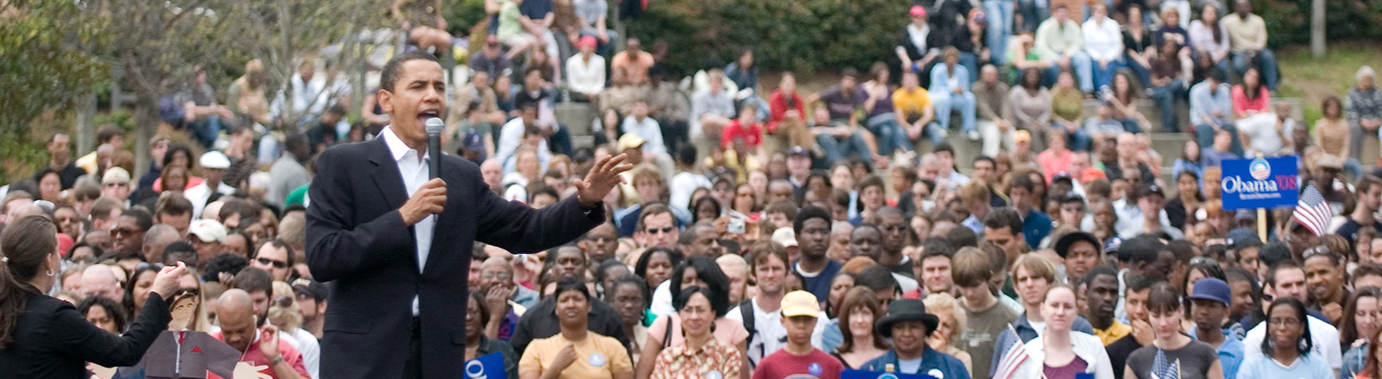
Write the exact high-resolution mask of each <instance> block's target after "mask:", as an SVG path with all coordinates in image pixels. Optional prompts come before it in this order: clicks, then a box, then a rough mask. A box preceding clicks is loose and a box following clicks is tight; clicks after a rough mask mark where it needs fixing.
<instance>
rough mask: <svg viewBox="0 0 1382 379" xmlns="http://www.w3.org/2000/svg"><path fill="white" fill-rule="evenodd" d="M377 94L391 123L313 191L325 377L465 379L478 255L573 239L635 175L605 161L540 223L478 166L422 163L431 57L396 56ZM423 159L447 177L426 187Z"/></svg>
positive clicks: (342, 156) (433, 84)
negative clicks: (624, 178)
mask: <svg viewBox="0 0 1382 379" xmlns="http://www.w3.org/2000/svg"><path fill="white" fill-rule="evenodd" d="M380 87H381V88H380V90H379V93H378V96H377V98H378V101H379V106H380V107H381V108H383V110H384V111H385V112H388V114H389V119H390V120H392V122H393V124H392V125H390V126H388V127H386V128H384V130H383V131H381V132H380V133H379V137H378V138H375V139H374V140H372V141H369V142H363V143H354V144H345V145H338V146H335V147H332V148H330V149H327V150H326V151H325V152H323V153H322V154H321V155H320V156H319V157H318V158H317V164H316V177H315V178H314V179H313V180H312V185H311V187H310V189H309V190H308V195H309V196H310V198H311V199H312V203H311V204H312V205H311V206H310V207H308V208H307V263H308V266H309V267H310V268H311V270H312V276H313V277H314V279H316V280H318V281H323V282H325V281H331V282H333V283H334V288H333V290H332V291H331V295H330V298H329V299H330V302H331V308H330V309H329V310H327V312H326V324H325V326H324V328H323V330H324V333H323V335H322V364H321V377H322V378H325V379H339V378H405V379H412V378H428V379H431V378H437V379H440V378H457V377H461V376H462V375H463V373H462V371H463V368H464V364H465V362H464V360H463V359H462V358H463V357H465V339H466V338H465V317H462V316H463V315H465V314H466V313H465V306H466V301H465V299H466V296H467V291H468V288H467V287H466V284H467V277H468V276H467V274H468V270H469V265H470V261H471V248H472V246H473V245H474V242H475V241H480V242H484V243H486V244H491V245H495V246H499V247H502V248H504V249H507V250H509V251H541V250H544V249H547V248H551V247H554V246H558V245H561V244H563V243H566V242H569V241H571V240H574V239H576V238H577V237H579V236H581V235H582V234H584V233H585V232H587V231H589V230H590V229H592V228H594V227H595V226H598V225H600V224H601V223H603V222H604V220H605V214H604V207H603V206H602V205H601V204H600V199H603V198H604V196H605V194H606V193H608V192H609V191H610V189H611V188H614V187H615V186H617V185H618V184H619V183H620V181H621V179H620V176H619V174H620V173H622V172H624V171H627V170H629V169H630V168H631V165H629V164H625V163H624V160H625V159H626V157H625V156H623V155H620V156H617V157H606V158H605V159H602V160H600V161H599V162H597V163H596V164H595V167H594V168H592V169H591V170H590V173H589V174H587V175H586V177H585V179H584V180H583V181H581V182H579V183H578V184H577V189H578V192H577V194H576V196H573V197H571V198H569V199H566V200H565V201H562V202H560V203H557V204H556V205H552V206H549V207H546V208H543V209H542V210H534V209H532V208H531V207H528V206H527V205H524V204H521V203H514V202H508V201H504V200H503V199H501V198H500V197H499V196H498V195H496V194H494V193H493V192H491V191H490V190H489V187H488V186H487V185H486V184H485V182H484V181H483V180H482V179H481V175H480V170H479V168H478V167H477V166H476V165H475V164H473V163H471V162H469V161H466V160H464V159H461V158H460V157H456V156H451V155H446V156H438V155H437V154H435V153H433V154H429V153H428V152H427V145H428V134H427V131H426V126H425V125H426V124H427V121H428V120H431V119H436V118H439V117H441V116H443V112H444V110H445V100H444V98H445V94H446V83H445V78H444V77H443V76H442V68H441V65H440V64H438V63H437V60H436V58H435V57H433V56H432V55H430V54H427V53H425V52H422V51H410V52H406V53H403V54H401V55H398V56H396V57H394V58H393V59H392V60H390V61H389V62H388V63H387V64H386V65H385V66H384V70H383V73H382V77H381V78H380ZM430 159H439V160H440V161H441V162H440V163H441V164H440V166H439V167H438V169H439V172H436V176H435V178H434V179H430V180H429V175H431V174H432V173H430V172H429V171H431V170H429V164H430V163H431V162H430V161H429V160H430Z"/></svg>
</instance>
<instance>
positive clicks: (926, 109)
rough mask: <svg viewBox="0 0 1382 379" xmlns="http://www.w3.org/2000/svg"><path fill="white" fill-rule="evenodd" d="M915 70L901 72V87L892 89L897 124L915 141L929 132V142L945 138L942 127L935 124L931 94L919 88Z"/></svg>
mask: <svg viewBox="0 0 1382 379" xmlns="http://www.w3.org/2000/svg"><path fill="white" fill-rule="evenodd" d="M920 83H921V82H920V81H919V78H917V74H916V73H915V72H911V71H908V72H904V73H902V88H898V89H897V90H896V91H893V108H894V109H896V110H897V111H896V112H893V114H894V115H896V117H897V124H898V125H902V128H903V129H905V130H907V138H908V139H910V140H912V141H914V142H915V141H916V140H918V139H920V138H921V136H922V134H923V133H925V134H929V135H930V137H931V143H932V144H936V143H940V142H941V141H943V140H945V129H944V127H942V126H940V125H937V124H936V123H935V120H936V111H935V109H934V108H932V107H931V95H930V93H928V92H926V89H925V88H921V84H920Z"/></svg>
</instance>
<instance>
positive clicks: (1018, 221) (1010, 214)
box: [984, 207, 1022, 235]
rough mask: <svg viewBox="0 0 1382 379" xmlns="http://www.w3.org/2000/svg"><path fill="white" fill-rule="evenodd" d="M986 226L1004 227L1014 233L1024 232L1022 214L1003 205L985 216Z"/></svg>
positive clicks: (989, 227) (988, 227)
mask: <svg viewBox="0 0 1382 379" xmlns="http://www.w3.org/2000/svg"><path fill="white" fill-rule="evenodd" d="M984 228H987V229H1002V228H1008V231H1010V232H1012V234H1015V235H1016V234H1021V233H1022V216H1021V215H1018V214H1017V211H1016V210H1013V209H1012V208H1008V207H1003V208H998V209H994V210H993V212H989V215H988V216H986V217H984Z"/></svg>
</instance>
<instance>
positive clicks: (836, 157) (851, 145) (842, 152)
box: [816, 131, 873, 165]
mask: <svg viewBox="0 0 1382 379" xmlns="http://www.w3.org/2000/svg"><path fill="white" fill-rule="evenodd" d="M816 144H817V145H820V146H821V150H825V160H826V161H828V162H831V164H834V163H835V162H839V161H840V160H842V159H844V158H845V157H847V156H849V155H850V153H858V154H859V159H860V160H862V161H864V162H865V163H867V164H869V165H872V164H873V153H870V152H869V145H868V143H866V142H864V136H863V135H862V134H859V132H857V131H856V132H854V133H850V135H849V137H845V138H835V136H833V135H830V134H824V133H822V134H821V135H818V136H816Z"/></svg>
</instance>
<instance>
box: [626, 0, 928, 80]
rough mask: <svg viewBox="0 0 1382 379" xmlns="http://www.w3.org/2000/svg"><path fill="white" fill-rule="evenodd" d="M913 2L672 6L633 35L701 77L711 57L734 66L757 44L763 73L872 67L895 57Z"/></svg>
mask: <svg viewBox="0 0 1382 379" xmlns="http://www.w3.org/2000/svg"><path fill="white" fill-rule="evenodd" d="M909 6H910V2H902V1H898V0H794V1H781V0H667V1H662V2H658V3H657V4H656V5H655V6H653V7H651V9H649V10H648V11H647V12H645V13H644V14H643V16H642V17H641V18H639V19H638V20H635V21H633V22H631V23H630V24H629V28H628V30H629V34H630V36H634V37H643V38H644V39H645V40H644V46H650V45H651V42H652V41H651V39H652V38H661V39H665V40H666V41H667V43H668V45H669V47H670V49H668V50H669V54H668V57H667V63H668V65H670V66H671V68H672V69H673V70H676V71H679V72H688V73H689V72H694V71H695V70H698V69H700V68H701V66H703V64H704V62H705V59H706V57H710V56H719V57H720V58H722V59H724V60H725V61H726V62H732V61H733V60H734V58H735V55H737V51H738V49H739V47H740V46H752V47H753V48H754V51H755V55H754V57H755V59H756V61H757V62H758V64H759V65H760V67H763V68H764V69H769V70H794V71H800V72H806V73H809V72H814V71H815V70H819V69H825V68H830V69H838V68H841V67H846V66H852V67H858V68H865V67H867V66H868V65H869V64H871V63H873V62H875V61H885V60H887V59H889V57H890V56H891V55H892V48H891V47H892V45H893V44H894V42H895V41H896V39H897V38H898V36H900V35H901V30H902V28H903V26H904V25H905V24H906V23H907V19H906V17H903V16H902V15H904V14H905V13H904V12H905V11H906V9H907V7H909Z"/></svg>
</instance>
